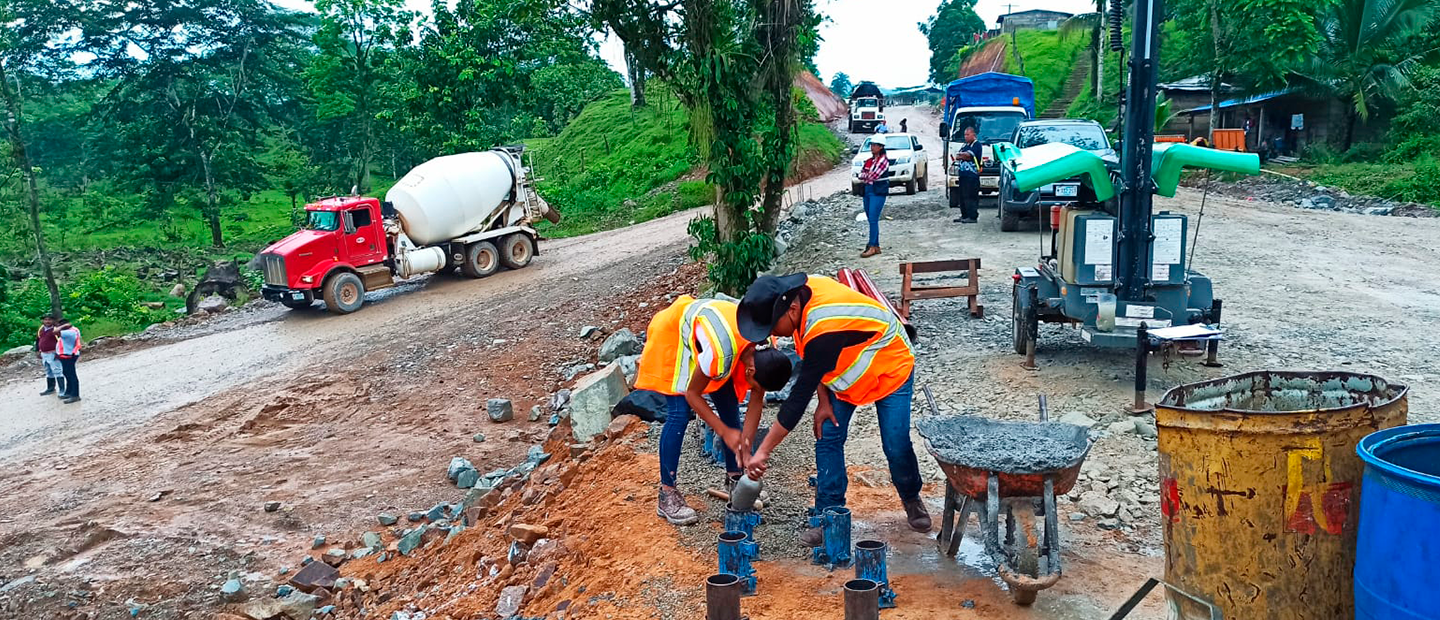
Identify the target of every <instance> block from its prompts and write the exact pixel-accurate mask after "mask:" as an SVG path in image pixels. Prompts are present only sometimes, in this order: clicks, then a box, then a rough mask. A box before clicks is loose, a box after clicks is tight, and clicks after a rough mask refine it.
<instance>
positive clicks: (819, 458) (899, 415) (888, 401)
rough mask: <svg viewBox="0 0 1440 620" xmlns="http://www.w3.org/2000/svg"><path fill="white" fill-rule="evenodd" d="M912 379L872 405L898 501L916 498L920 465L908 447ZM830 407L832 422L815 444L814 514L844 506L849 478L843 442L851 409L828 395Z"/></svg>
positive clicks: (913, 447)
mask: <svg viewBox="0 0 1440 620" xmlns="http://www.w3.org/2000/svg"><path fill="white" fill-rule="evenodd" d="M914 384H915V375H913V374H912V375H910V378H909V379H908V380H906V381H905V385H902V386H900V389H898V390H895V391H894V392H892V393H891V394H890V395H889V396H886V397H885V398H882V399H880V400H879V401H877V402H876V403H875V415H876V416H877V417H878V418H879V421H880V446H881V448H882V449H883V450H884V451H885V460H886V461H888V462H889V463H890V481H891V482H893V483H894V484H895V490H896V491H897V492H899V494H900V499H901V500H911V499H918V498H919V497H920V462H919V461H917V460H916V459H915V446H914V445H912V444H911V443H910V401H911V399H912V397H913V396H914ZM830 407H831V408H832V409H834V410H835V421H836V422H838V423H839V426H838V427H837V426H836V425H834V424H830V423H828V422H827V423H826V424H825V425H824V426H823V427H821V430H820V440H819V441H816V442H815V470H816V475H815V510H816V512H819V511H822V510H824V509H826V508H830V507H833V506H844V505H845V490H846V489H847V488H848V487H849V486H850V478H849V476H847V475H846V473H845V439H846V437H847V436H848V434H849V430H850V417H851V416H852V415H854V414H855V405H852V404H850V403H847V402H845V401H843V400H840V399H839V398H836V397H835V394H834V392H831V393H830Z"/></svg>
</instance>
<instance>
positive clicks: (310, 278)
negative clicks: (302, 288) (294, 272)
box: [300, 276, 315, 284]
mask: <svg viewBox="0 0 1440 620" xmlns="http://www.w3.org/2000/svg"><path fill="white" fill-rule="evenodd" d="M300 281H301V282H304V283H306V284H309V283H311V282H314V281H315V276H301V277H300Z"/></svg>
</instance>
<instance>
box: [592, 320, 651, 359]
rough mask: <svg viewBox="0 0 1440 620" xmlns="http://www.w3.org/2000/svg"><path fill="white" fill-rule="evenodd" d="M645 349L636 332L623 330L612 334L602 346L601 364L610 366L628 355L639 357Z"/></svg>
mask: <svg viewBox="0 0 1440 620" xmlns="http://www.w3.org/2000/svg"><path fill="white" fill-rule="evenodd" d="M644 348H645V345H643V344H641V342H640V339H639V338H637V337H636V336H635V333H634V332H632V331H630V330H628V329H624V328H622V329H620V330H619V331H617V332H615V333H613V334H610V337H609V338H606V339H605V342H604V343H603V344H601V345H600V363H602V364H609V363H610V362H613V361H615V360H617V359H619V358H621V357H624V356H626V355H639V354H640V351H642V350H644Z"/></svg>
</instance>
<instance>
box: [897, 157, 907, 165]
mask: <svg viewBox="0 0 1440 620" xmlns="http://www.w3.org/2000/svg"><path fill="white" fill-rule="evenodd" d="M895 163H897V164H908V163H910V157H909V156H905V157H896V158H895Z"/></svg>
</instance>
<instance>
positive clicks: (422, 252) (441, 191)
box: [257, 147, 560, 314]
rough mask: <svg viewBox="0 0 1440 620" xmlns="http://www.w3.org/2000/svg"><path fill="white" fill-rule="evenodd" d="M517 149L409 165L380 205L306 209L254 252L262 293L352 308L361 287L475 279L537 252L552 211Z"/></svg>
mask: <svg viewBox="0 0 1440 620" xmlns="http://www.w3.org/2000/svg"><path fill="white" fill-rule="evenodd" d="M523 151H524V147H505V148H497V149H493V150H490V151H485V152H477V153H460V154H458V155H448V156H445V157H438V158H435V159H432V160H430V161H427V162H425V163H423V164H420V165H419V166H417V167H415V168H414V169H413V170H411V171H410V172H408V173H406V175H405V176H404V177H403V178H401V179H400V181H399V182H398V183H396V184H395V186H394V187H392V188H390V191H389V192H386V194H385V201H384V202H381V201H379V200H377V199H375V198H368V197H364V196H335V197H331V198H326V199H323V200H320V201H318V202H314V203H311V204H307V205H305V213H306V224H305V228H304V229H303V230H299V231H296V232H295V233H294V234H291V235H290V236H288V237H286V238H284V239H281V240H280V241H277V242H275V243H274V244H272V245H270V247H267V248H265V250H264V251H262V252H261V253H260V255H259V256H258V257H257V259H258V260H257V262H259V264H260V267H261V270H262V272H263V274H264V276H265V284H264V286H263V287H262V288H261V293H262V295H263V296H264V297H265V299H268V300H271V301H278V302H280V303H282V304H285V305H286V306H287V307H290V308H303V307H308V306H310V305H311V304H313V303H314V302H315V300H316V299H317V298H320V299H324V300H325V306H326V307H327V308H329V309H330V311H331V312H334V313H336V314H349V313H351V312H354V311H356V310H359V309H360V305H361V304H363V303H364V301H365V292H366V291H373V290H377V289H382V288H387V287H391V286H395V285H396V284H397V283H398V282H399V281H401V280H404V279H405V278H411V277H414V276H417V275H421V274H426V273H432V272H437V271H450V270H453V269H454V268H456V267H459V268H460V272H461V273H463V274H465V275H466V276H469V277H471V278H483V277H485V276H488V275H490V274H492V273H495V272H496V271H497V270H499V269H500V267H501V266H502V265H503V266H505V267H508V268H510V269H519V268H521V267H524V266H526V265H528V264H529V263H530V260H531V259H532V258H534V257H535V254H536V247H535V239H536V233H535V229H534V228H532V227H531V225H532V224H534V223H535V222H537V221H539V220H540V219H541V218H544V219H547V220H549V221H551V222H557V223H558V222H559V221H560V214H559V213H557V212H556V211H554V210H552V209H551V208H550V205H548V204H546V203H545V201H544V200H542V199H541V198H540V196H539V195H537V194H536V193H535V189H534V187H533V186H532V185H531V183H530V179H529V178H528V171H527V170H526V169H525V168H524V167H523V166H522V163H521V154H522V153H523Z"/></svg>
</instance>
